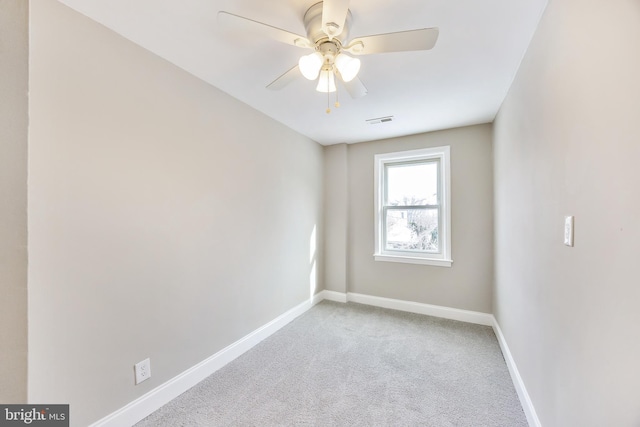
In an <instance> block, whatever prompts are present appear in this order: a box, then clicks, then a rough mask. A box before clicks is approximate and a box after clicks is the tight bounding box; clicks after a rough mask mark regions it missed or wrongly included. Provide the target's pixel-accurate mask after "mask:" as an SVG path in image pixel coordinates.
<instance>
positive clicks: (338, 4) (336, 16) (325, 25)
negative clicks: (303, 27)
mask: <svg viewBox="0 0 640 427" xmlns="http://www.w3.org/2000/svg"><path fill="white" fill-rule="evenodd" d="M348 12H349V0H324V1H323V2H322V31H324V33H325V34H326V35H327V36H329V39H330V40H331V39H332V38H333V37H336V36H339V35H340V34H341V33H342V31H343V30H344V23H345V21H346V20H347V13H348Z"/></svg>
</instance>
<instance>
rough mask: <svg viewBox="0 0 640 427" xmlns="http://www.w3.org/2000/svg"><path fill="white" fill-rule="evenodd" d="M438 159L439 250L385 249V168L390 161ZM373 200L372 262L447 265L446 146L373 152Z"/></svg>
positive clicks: (448, 193) (448, 196) (448, 169)
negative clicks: (435, 251)
mask: <svg viewBox="0 0 640 427" xmlns="http://www.w3.org/2000/svg"><path fill="white" fill-rule="evenodd" d="M433 160H437V161H438V162H439V171H438V172H439V174H438V181H439V191H438V193H439V196H440V200H439V207H440V216H439V229H438V243H439V245H440V251H439V252H437V253H434V252H419V251H398V250H387V249H385V241H384V240H385V237H384V230H385V224H384V214H383V208H384V206H383V203H384V191H385V186H386V182H385V181H386V177H385V167H386V166H387V165H389V164H394V163H405V162H416V161H433ZM374 180H375V181H374V199H375V252H374V254H373V256H374V259H375V260H376V261H390V262H404V263H410V264H425V265H435V266H440V267H451V264H452V263H453V260H452V259H451V162H450V149H449V146H443V147H432V148H423V149H419V150H410V151H400V152H396V153H385V154H377V155H376V156H375V165H374Z"/></svg>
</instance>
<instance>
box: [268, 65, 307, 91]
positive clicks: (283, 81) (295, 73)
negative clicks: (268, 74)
mask: <svg viewBox="0 0 640 427" xmlns="http://www.w3.org/2000/svg"><path fill="white" fill-rule="evenodd" d="M301 75H302V73H300V69H299V68H298V66H297V65H296V66H295V67H293V68H291V69H290V70H289V71H287V72H285V73H284V74H282V75H281V76H280V77H278V78H277V79H275V80H274V81H272V82H271V83H269V85H267V89H271V90H280V89H282V88H283V87H285V86H287V85H288V84H289V83H291V82H292V81H294V80H295V79H297V78H298V77H300V76H301Z"/></svg>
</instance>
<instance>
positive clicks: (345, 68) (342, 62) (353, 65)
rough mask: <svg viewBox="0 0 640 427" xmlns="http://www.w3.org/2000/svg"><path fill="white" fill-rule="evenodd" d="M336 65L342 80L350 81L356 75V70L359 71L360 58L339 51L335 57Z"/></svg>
mask: <svg viewBox="0 0 640 427" xmlns="http://www.w3.org/2000/svg"><path fill="white" fill-rule="evenodd" d="M336 67H337V68H338V71H340V75H341V76H342V80H344V81H345V82H350V81H351V80H353V79H354V78H355V77H356V76H357V75H358V71H360V60H359V59H358V58H352V57H350V56H347V55H345V54H344V53H341V54H339V55H338V56H337V57H336Z"/></svg>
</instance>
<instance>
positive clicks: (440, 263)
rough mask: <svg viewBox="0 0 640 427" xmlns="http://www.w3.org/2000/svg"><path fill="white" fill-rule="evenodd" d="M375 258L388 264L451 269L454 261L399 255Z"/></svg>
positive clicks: (379, 255) (377, 255)
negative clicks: (395, 263)
mask: <svg viewBox="0 0 640 427" xmlns="http://www.w3.org/2000/svg"><path fill="white" fill-rule="evenodd" d="M373 258H374V259H375V260H376V261H387V262H403V263H406V264H422V265H434V266H437V267H451V264H452V263H453V260H450V259H434V258H420V257H408V256H397V255H381V254H374V255H373Z"/></svg>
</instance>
